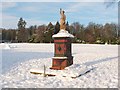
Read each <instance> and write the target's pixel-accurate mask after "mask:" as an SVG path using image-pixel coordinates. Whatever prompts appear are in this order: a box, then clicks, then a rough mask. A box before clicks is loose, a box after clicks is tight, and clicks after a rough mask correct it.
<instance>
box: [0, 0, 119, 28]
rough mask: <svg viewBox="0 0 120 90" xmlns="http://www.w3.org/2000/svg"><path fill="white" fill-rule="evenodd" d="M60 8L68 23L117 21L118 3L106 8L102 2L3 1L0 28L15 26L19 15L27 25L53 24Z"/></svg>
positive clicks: (58, 17) (57, 18)
mask: <svg viewBox="0 0 120 90" xmlns="http://www.w3.org/2000/svg"><path fill="white" fill-rule="evenodd" d="M60 8H62V9H64V10H65V14H66V16H67V21H68V22H69V24H71V23H73V22H79V23H81V24H84V25H85V26H86V25H87V24H88V23H89V22H95V23H98V24H105V23H117V22H118V3H114V4H113V5H111V6H110V7H108V8H106V5H105V3H103V2H44V3H43V2H4V3H2V12H1V13H2V18H0V19H2V20H1V21H2V26H0V28H1V27H2V28H17V22H18V20H19V18H20V17H22V18H23V19H24V20H25V21H26V22H27V27H29V26H30V25H41V24H46V25H47V24H48V23H49V22H52V23H53V24H55V23H56V22H57V21H59V19H60V14H59V9H60Z"/></svg>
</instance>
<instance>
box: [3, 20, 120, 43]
mask: <svg viewBox="0 0 120 90" xmlns="http://www.w3.org/2000/svg"><path fill="white" fill-rule="evenodd" d="M26 24H27V22H26V21H25V20H23V19H22V18H20V19H19V21H18V29H2V42H18V43H23V42H27V43H53V38H52V35H54V34H57V33H58V32H59V30H60V24H59V22H58V21H57V22H56V24H55V25H53V24H52V23H51V22H50V23H49V24H48V25H39V26H37V25H33V26H30V27H29V28H26V27H25V26H26ZM66 30H67V31H68V32H69V33H71V34H73V35H74V36H75V38H74V39H73V42H74V43H90V44H105V43H108V44H120V33H119V32H120V26H119V25H118V24H115V23H106V24H105V25H102V24H96V23H93V22H90V23H89V24H88V25H87V26H84V25H82V24H80V23H79V22H74V23H72V24H71V25H69V23H68V22H67V23H66Z"/></svg>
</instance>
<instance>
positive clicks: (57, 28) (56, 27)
mask: <svg viewBox="0 0 120 90" xmlns="http://www.w3.org/2000/svg"><path fill="white" fill-rule="evenodd" d="M59 31H60V24H59V22H58V21H57V23H56V25H55V30H54V34H57V33H58V32H59Z"/></svg>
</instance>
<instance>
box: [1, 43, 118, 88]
mask: <svg viewBox="0 0 120 90" xmlns="http://www.w3.org/2000/svg"><path fill="white" fill-rule="evenodd" d="M1 50H2V56H1V57H2V63H0V64H1V65H2V74H1V76H0V78H1V80H0V83H2V87H3V88H117V87H118V45H96V44H72V55H73V56H74V64H73V65H72V66H70V67H69V68H67V69H70V73H72V74H74V73H76V72H77V71H78V73H77V74H79V69H82V68H84V67H89V68H92V70H91V71H90V72H88V73H86V74H84V75H82V76H80V77H77V78H71V77H69V76H70V74H69V73H68V74H67V76H68V77H62V75H61V73H58V75H57V76H52V77H43V75H39V74H38V75H35V74H31V73H30V70H31V69H33V68H37V69H40V70H43V66H44V65H46V68H47V69H49V68H50V67H51V65H52V57H53V55H54V45H53V44H28V43H21V44H16V43H12V44H0V51H1ZM74 71H75V72H74ZM46 72H47V71H46ZM58 72H61V71H58ZM63 72H64V71H63Z"/></svg>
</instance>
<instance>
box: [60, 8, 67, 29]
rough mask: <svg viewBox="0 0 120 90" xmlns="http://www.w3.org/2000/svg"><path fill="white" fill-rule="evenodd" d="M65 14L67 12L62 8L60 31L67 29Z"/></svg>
mask: <svg viewBox="0 0 120 90" xmlns="http://www.w3.org/2000/svg"><path fill="white" fill-rule="evenodd" d="M64 13H65V11H63V10H62V9H61V8H60V15H61V18H60V30H65V29H66V23H65V20H66V16H65V14H64Z"/></svg>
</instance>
